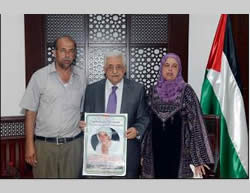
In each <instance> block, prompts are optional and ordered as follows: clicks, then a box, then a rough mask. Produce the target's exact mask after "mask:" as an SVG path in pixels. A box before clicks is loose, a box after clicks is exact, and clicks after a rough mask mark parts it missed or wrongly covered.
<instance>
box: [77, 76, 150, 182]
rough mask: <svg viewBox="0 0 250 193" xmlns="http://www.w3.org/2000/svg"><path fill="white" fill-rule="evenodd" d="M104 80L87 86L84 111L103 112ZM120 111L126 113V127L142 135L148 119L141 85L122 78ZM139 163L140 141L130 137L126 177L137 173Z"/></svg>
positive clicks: (134, 175)
mask: <svg viewBox="0 0 250 193" xmlns="http://www.w3.org/2000/svg"><path fill="white" fill-rule="evenodd" d="M105 82H106V79H103V80H100V81H98V82H96V83H93V84H90V85H88V86H87V88H86V94H85V101H84V112H87V113H104V112H105ZM121 113H127V114H128V128H129V127H135V128H136V129H137V130H138V132H139V135H140V136H141V137H142V136H143V134H144V132H145V130H146V128H147V127H148V124H149V121H150V119H149V115H148V109H147V105H146V101H145V90H144V87H143V85H141V84H139V83H137V82H135V81H133V80H128V79H126V78H124V86H123V93H122V104H121ZM83 117H84V115H83ZM83 117H82V119H84V118H83ZM139 163H140V141H139V140H138V139H136V138H135V139H130V140H128V143H127V177H131V178H133V177H136V176H137V175H138V172H139V165H140V164H139Z"/></svg>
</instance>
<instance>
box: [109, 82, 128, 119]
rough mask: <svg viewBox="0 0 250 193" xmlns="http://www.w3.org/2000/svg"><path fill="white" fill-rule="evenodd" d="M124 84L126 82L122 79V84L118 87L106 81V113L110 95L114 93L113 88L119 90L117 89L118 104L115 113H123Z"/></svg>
mask: <svg viewBox="0 0 250 193" xmlns="http://www.w3.org/2000/svg"><path fill="white" fill-rule="evenodd" d="M123 82H124V80H123V79H122V80H121V82H119V83H118V84H117V85H113V84H112V83H111V82H110V81H109V80H108V79H107V80H106V83H105V112H107V105H108V100H109V95H110V93H111V92H112V87H113V86H117V89H116V97H117V104H116V111H115V113H117V114H119V113H120V112H121V105H122V92H123Z"/></svg>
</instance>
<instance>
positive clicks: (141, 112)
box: [132, 86, 150, 137]
mask: <svg viewBox="0 0 250 193" xmlns="http://www.w3.org/2000/svg"><path fill="white" fill-rule="evenodd" d="M139 96H140V99H139V105H138V108H137V112H136V119H135V123H134V124H132V127H135V128H136V129H137V130H138V132H139V135H140V137H142V136H143V135H144V132H145V130H146V129H147V127H148V125H149V122H150V118H149V114H148V107H147V104H146V97H145V90H144V87H143V86H141V87H140V95H139Z"/></svg>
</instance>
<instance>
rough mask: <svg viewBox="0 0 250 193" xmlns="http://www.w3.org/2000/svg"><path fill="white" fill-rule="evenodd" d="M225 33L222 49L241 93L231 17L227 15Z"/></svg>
mask: <svg viewBox="0 0 250 193" xmlns="http://www.w3.org/2000/svg"><path fill="white" fill-rule="evenodd" d="M225 33H226V34H225V39H224V48H223V51H224V53H225V55H226V57H227V60H228V63H229V66H230V68H231V71H232V73H233V75H234V78H235V80H236V81H237V84H238V87H239V88H240V91H241V93H242V83H241V80H240V70H239V64H238V60H237V56H236V50H235V44H234V39H233V33H232V22H231V18H230V16H229V15H228V16H227V24H226V32H225Z"/></svg>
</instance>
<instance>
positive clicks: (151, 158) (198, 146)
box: [142, 53, 214, 179]
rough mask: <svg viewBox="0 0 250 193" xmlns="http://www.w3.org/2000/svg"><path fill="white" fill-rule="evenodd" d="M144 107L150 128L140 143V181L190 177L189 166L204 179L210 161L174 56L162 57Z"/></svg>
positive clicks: (194, 101) (193, 100)
mask: <svg viewBox="0 0 250 193" xmlns="http://www.w3.org/2000/svg"><path fill="white" fill-rule="evenodd" d="M148 104H149V107H150V113H151V127H150V128H149V129H148V130H147V133H146V134H145V137H144V139H143V143H142V165H143V167H142V177H146V178H147V177H149V178H153V177H155V178H172V179H173V178H189V177H193V172H192V170H191V168H190V164H192V165H193V166H194V167H195V174H196V175H200V176H201V175H204V174H205V168H206V167H207V168H208V166H207V164H211V163H213V162H214V159H213V155H212V151H211V148H210V143H209V140H208V136H207V130H206V127H205V124H204V120H203V117H202V112H201V108H200V104H199V100H198V98H197V96H196V94H195V92H194V90H193V89H192V87H191V86H190V85H189V84H187V83H186V82H185V81H184V80H183V77H182V66H181V60H180V58H179V56H178V55H176V54H174V53H169V54H166V55H164V56H163V58H162V60H161V65H160V77H159V79H158V81H157V84H156V85H155V86H154V87H153V88H152V90H151V91H150V93H149V100H148Z"/></svg>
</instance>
